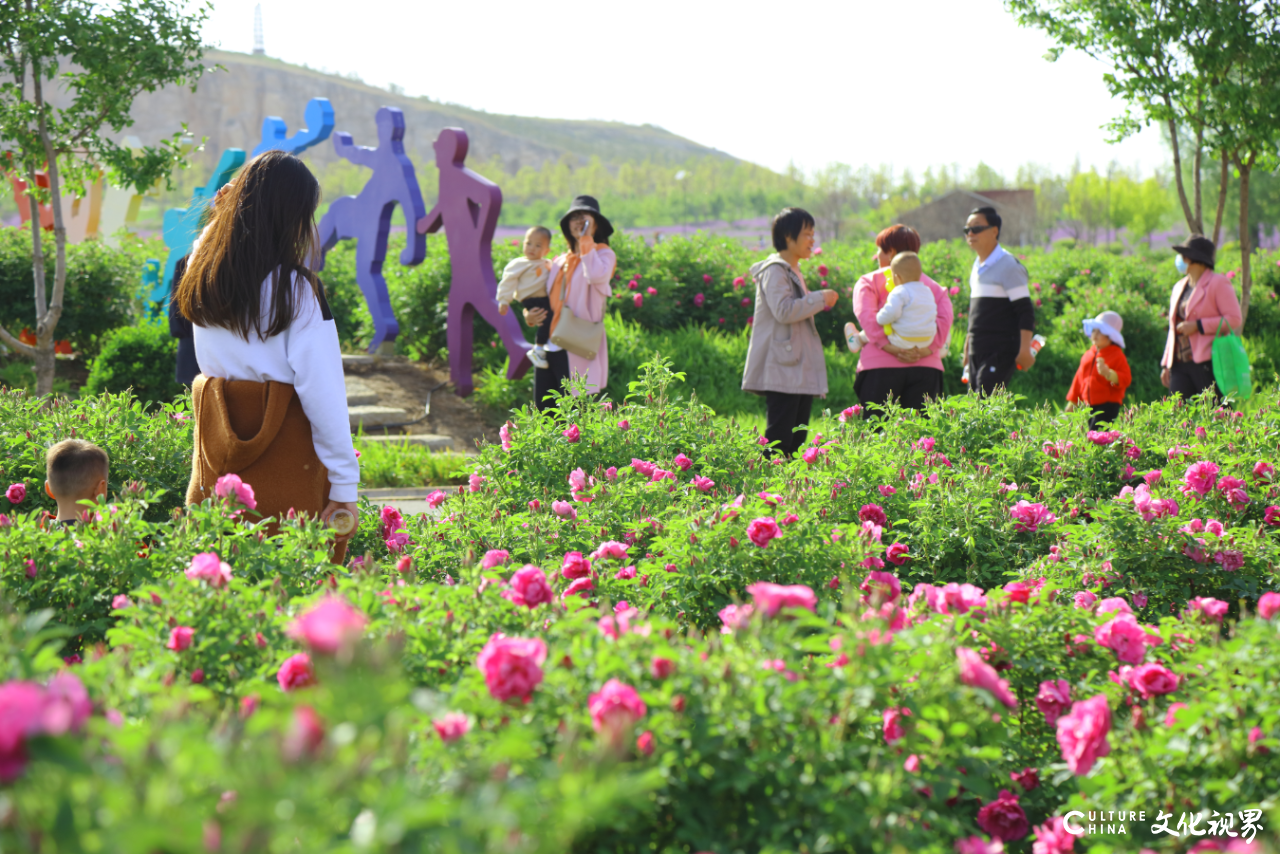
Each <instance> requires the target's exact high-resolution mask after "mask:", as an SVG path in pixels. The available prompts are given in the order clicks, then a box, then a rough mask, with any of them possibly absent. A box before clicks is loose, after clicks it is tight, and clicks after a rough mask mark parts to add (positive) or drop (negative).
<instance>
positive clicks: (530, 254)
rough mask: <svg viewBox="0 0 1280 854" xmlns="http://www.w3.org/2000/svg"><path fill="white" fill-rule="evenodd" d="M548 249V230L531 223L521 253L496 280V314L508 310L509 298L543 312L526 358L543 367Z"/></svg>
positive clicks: (548, 318) (547, 333)
mask: <svg viewBox="0 0 1280 854" xmlns="http://www.w3.org/2000/svg"><path fill="white" fill-rule="evenodd" d="M550 251H551V229H549V228H545V227H544V226H541V225H535V226H534V227H533V228H531V229H529V230H528V231H526V232H525V235H524V255H523V256H522V257H520V258H512V259H511V262H510V263H509V264H507V266H506V267H505V268H503V270H502V281H500V282H498V313H499V314H506V313H507V312H508V311H510V310H511V303H512V302H513V301H519V303H520V304H521V305H523V306H524V307H525V308H541V309H544V310H545V311H546V313H547V316H546V318H545V319H544V320H543V321H542V323H540V324H539V325H538V332H537V335H536V337H535V338H534V345H533V349H532V350H530V351H529V361H531V362H533V365H534V367H535V368H542V369H544V370H545V369H546V368H547V355H546V350H544V349H543V348H544V347H545V346H546V343H547V341H548V339H549V338H550V336H551V314H552V311H551V299H550V297H549V296H548V295H547V273H548V272H549V271H550V270H551V264H550V263H548V261H547V253H548V252H550Z"/></svg>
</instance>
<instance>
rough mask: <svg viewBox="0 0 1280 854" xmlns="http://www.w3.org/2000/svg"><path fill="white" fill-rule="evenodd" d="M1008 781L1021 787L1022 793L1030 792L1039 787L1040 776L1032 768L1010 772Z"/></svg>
mask: <svg viewBox="0 0 1280 854" xmlns="http://www.w3.org/2000/svg"><path fill="white" fill-rule="evenodd" d="M1009 779H1010V780H1012V781H1013V782H1015V783H1017V784H1018V785H1019V786H1021V787H1022V790H1023V791H1024V792H1030V791H1031V790H1033V789H1038V788H1039V787H1040V774H1039V773H1038V772H1037V771H1036V769H1034V768H1023V769H1022V770H1021V771H1010V772H1009Z"/></svg>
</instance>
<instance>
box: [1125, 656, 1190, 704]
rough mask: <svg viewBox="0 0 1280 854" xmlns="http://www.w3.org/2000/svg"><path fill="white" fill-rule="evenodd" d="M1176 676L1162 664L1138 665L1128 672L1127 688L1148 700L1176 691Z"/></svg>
mask: <svg viewBox="0 0 1280 854" xmlns="http://www.w3.org/2000/svg"><path fill="white" fill-rule="evenodd" d="M1178 681H1179V680H1178V675H1177V674H1176V673H1174V672H1173V671H1172V670H1170V669H1169V668H1167V667H1165V666H1164V665H1163V664H1140V665H1138V666H1137V667H1135V668H1133V669H1132V670H1130V671H1129V679H1128V682H1129V687H1130V688H1132V689H1133V690H1135V691H1137V692H1138V693H1139V694H1141V695H1142V699H1144V700H1150V699H1151V698H1152V697H1156V696H1159V695H1161V694H1172V693H1173V692H1174V691H1176V690H1178Z"/></svg>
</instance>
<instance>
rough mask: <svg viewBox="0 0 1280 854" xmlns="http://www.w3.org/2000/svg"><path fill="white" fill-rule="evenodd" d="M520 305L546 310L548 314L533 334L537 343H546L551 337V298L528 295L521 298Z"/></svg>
mask: <svg viewBox="0 0 1280 854" xmlns="http://www.w3.org/2000/svg"><path fill="white" fill-rule="evenodd" d="M520 305H521V307H522V308H540V309H543V310H544V311H546V313H547V316H546V317H544V318H543V319H542V322H541V323H539V324H538V328H537V330H536V331H535V332H534V336H533V341H534V343H535V344H543V345H545V344H546V343H547V341H549V340H550V339H551V299H550V298H549V297H526V298H525V299H522V300H520Z"/></svg>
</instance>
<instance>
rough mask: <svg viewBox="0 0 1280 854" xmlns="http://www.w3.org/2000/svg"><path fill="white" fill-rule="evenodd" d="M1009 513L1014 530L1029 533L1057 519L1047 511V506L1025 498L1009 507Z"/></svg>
mask: <svg viewBox="0 0 1280 854" xmlns="http://www.w3.org/2000/svg"><path fill="white" fill-rule="evenodd" d="M1009 515H1010V516H1012V517H1013V520H1014V525H1013V529H1014V530H1015V531H1026V532H1028V533H1031V534H1034V533H1035V532H1036V531H1038V530H1040V527H1041V526H1042V525H1052V524H1053V523H1054V522H1056V521H1058V517H1057V516H1055V515H1053V513H1051V512H1049V508H1047V507H1045V506H1044V505H1043V504H1032V503H1031V502H1029V501H1026V500H1025V499H1024V500H1022V501H1019V502H1018V503H1017V504H1015V505H1014V506H1013V507H1010V508H1009Z"/></svg>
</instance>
